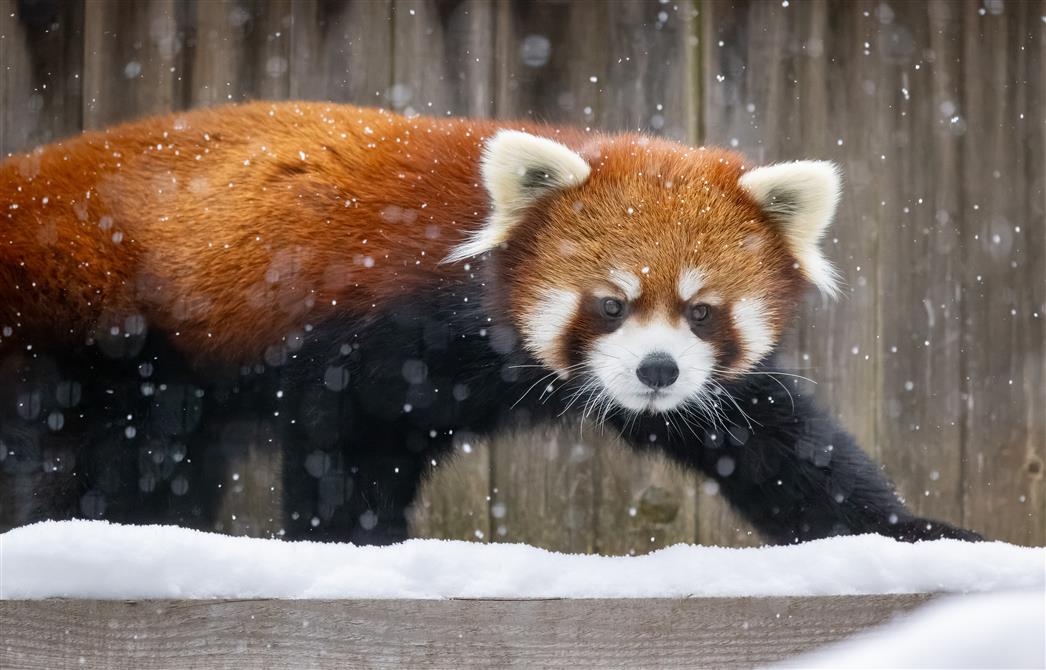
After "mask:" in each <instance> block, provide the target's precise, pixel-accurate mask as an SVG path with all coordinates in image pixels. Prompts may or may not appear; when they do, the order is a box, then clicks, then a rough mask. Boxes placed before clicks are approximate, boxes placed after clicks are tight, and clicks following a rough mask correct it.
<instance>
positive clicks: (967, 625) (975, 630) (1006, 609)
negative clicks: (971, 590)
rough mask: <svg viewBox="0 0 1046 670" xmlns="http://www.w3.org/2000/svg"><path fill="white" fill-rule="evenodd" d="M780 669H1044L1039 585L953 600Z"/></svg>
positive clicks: (1044, 601)
mask: <svg viewBox="0 0 1046 670" xmlns="http://www.w3.org/2000/svg"><path fill="white" fill-rule="evenodd" d="M777 667H781V668H839V669H840V670H841V669H843V668H1044V667H1046V598H1044V597H1043V592H1042V590H1041V589H1039V590H1037V591H1030V592H1026V593H991V594H979V595H974V596H964V597H962V598H949V599H947V600H941V601H938V602H934V603H931V604H929V605H926V606H924V607H921V608H919V609H918V610H916V611H915V612H914V613H912V614H909V615H906V616H902V617H900V618H899V620H897V621H895V622H893V623H891V624H889V625H887V626H884V627H882V628H878V629H875V630H872V631H869V632H866V633H861V634H859V635H856V636H854V637H852V638H850V639H849V640H846V641H844V642H841V643H839V644H838V645H832V646H829V647H826V648H824V649H822V650H818V651H816V652H813V653H811V654H808V655H805V656H799V657H797V658H793V659H791V660H789V661H786V662H784V663H782V664H781V665H779V666H777Z"/></svg>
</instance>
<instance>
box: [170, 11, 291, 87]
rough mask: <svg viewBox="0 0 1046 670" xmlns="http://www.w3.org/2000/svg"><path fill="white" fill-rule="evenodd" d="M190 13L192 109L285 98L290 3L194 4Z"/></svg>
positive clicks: (287, 81)
mask: <svg viewBox="0 0 1046 670" xmlns="http://www.w3.org/2000/svg"><path fill="white" fill-rule="evenodd" d="M192 10H193V20H194V23H195V26H196V31H195V40H194V41H193V43H192V45H191V47H192V50H191V56H190V58H191V64H192V69H191V79H190V91H189V96H190V103H191V105H192V106H193V107H200V106H209V105H220V104H227V103H230V102H242V101H245V100H257V99H259V98H272V99H285V98H287V97H288V96H289V92H290V43H291V30H292V27H293V14H292V11H293V6H292V3H291V2H290V1H289V0H196V2H195V4H194V5H193V7H192Z"/></svg>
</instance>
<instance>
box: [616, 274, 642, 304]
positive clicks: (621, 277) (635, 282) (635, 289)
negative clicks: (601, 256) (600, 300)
mask: <svg viewBox="0 0 1046 670" xmlns="http://www.w3.org/2000/svg"><path fill="white" fill-rule="evenodd" d="M610 281H612V282H613V283H614V286H617V287H618V288H619V289H621V292H622V293H624V294H625V297H626V298H628V299H629V300H638V299H639V296H641V295H643V284H642V282H641V281H640V279H639V277H637V276H636V275H634V274H632V273H631V272H629V271H628V270H611V271H610Z"/></svg>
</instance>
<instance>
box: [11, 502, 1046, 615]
mask: <svg viewBox="0 0 1046 670" xmlns="http://www.w3.org/2000/svg"><path fill="white" fill-rule="evenodd" d="M1044 585H1046V549H1043V548H1030V547H1017V546H1013V545H1009V544H1004V543H1001V542H990V543H987V542H986V543H979V544H969V543H963V542H958V541H955V540H940V541H936V542H923V543H918V544H904V543H898V542H895V541H893V540H891V539H888V538H885V537H880V536H875V535H864V536H851V537H838V538H832V539H827V540H819V541H816V542H808V543H806V544H801V545H793V546H784V547H762V548H750V549H725V548H719V547H701V546H690V545H676V546H674V547H669V548H667V549H663V550H661V551H657V552H654V553H652V554H648V555H646V556H636V557H625V556H621V557H603V556H585V555H568V554H557V553H553V552H549V551H545V550H542V549H537V548H535V547H531V546H527V545H520V544H475V543H469V542H452V541H445V540H410V541H408V542H404V543H402V544H399V545H395V546H390V547H367V546H353V545H350V544H322V543H312V542H285V541H281V540H266V539H254V538H244V537H230V536H226V535H218V534H213V533H204V532H200V531H195V530H187V529H184V528H177V527H173V526H122V525H118V524H111V523H106V522H103V521H61V522H56V521H49V522H44V523H38V524H34V525H31V526H25V527H22V528H16V529H14V530H11V531H8V532H7V533H5V534H3V535H0V598H48V597H70V598H107V599H121V598H453V597H469V598H476V597H518V598H560V597H561V598H639V597H686V596H779V595H833V594H864V593H915V592H929V591H933V592H971V591H992V590H1000V589H1037V590H1038V591H1039V592H1041V591H1042V590H1043V589H1044Z"/></svg>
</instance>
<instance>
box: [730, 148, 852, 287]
mask: <svg viewBox="0 0 1046 670" xmlns="http://www.w3.org/2000/svg"><path fill="white" fill-rule="evenodd" d="M739 183H740V185H741V188H743V189H744V190H746V191H747V192H748V194H749V195H751V196H752V198H754V199H755V201H756V202H757V203H758V204H759V206H760V208H762V210H763V212H764V213H765V214H766V215H767V216H769V217H770V218H771V219H772V220H774V221H775V222H776V223H777V224H778V225H779V226H780V230H781V234H782V235H783V237H784V239H785V242H786V243H787V244H788V246H789V248H790V249H791V251H792V253H793V254H794V255H795V257H796V259H797V260H798V261H799V268H800V270H801V271H802V273H803V275H804V276H805V277H806V278H807V279H809V280H810V281H811V282H812V283H813V284H814V285H815V286H816V287H817V288H819V289H820V290H821V291H822V292H823V293H826V294H828V295H831V296H834V295H837V294H838V293H839V280H838V276H837V273H836V271H835V268H833V267H832V264H831V263H830V262H828V259H826V258H825V257H824V254H822V253H821V247H820V241H821V236H822V235H823V234H824V231H825V229H826V228H827V227H828V224H830V223H831V222H832V217H834V216H835V209H836V205H837V204H838V203H839V194H840V189H841V182H840V179H839V170H838V168H836V166H835V164H834V163H830V162H828V161H797V162H794V163H779V164H777V165H768V166H766V167H760V168H754V169H752V170H749V171H747V172H745V174H744V175H742V177H741V179H740V180H739Z"/></svg>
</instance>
